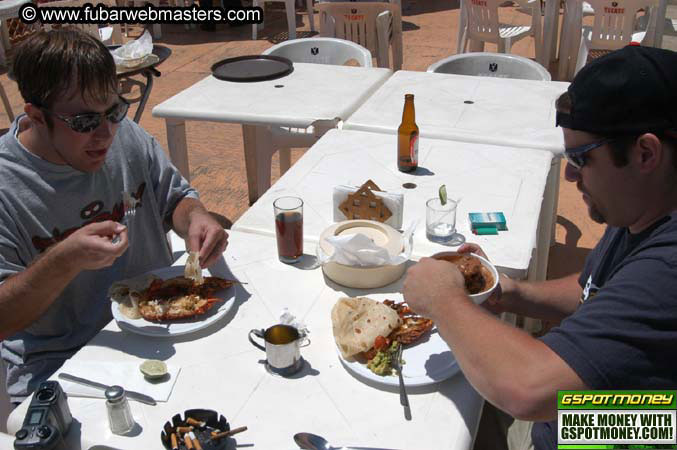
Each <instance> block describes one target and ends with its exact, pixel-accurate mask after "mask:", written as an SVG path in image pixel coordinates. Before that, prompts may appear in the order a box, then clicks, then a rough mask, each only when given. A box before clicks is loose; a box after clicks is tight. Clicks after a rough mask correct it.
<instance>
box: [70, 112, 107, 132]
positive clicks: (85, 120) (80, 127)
mask: <svg viewBox="0 0 677 450" xmlns="http://www.w3.org/2000/svg"><path fill="white" fill-rule="evenodd" d="M99 125H101V116H100V115H99V114H80V115H79V116H75V117H73V118H72V119H71V122H70V126H71V128H72V129H73V130H74V131H77V132H78V133H89V132H90V131H92V130H95V129H96V128H98V126H99Z"/></svg>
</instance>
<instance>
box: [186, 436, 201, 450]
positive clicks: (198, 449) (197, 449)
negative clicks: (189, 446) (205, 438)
mask: <svg viewBox="0 0 677 450" xmlns="http://www.w3.org/2000/svg"><path fill="white" fill-rule="evenodd" d="M188 436H190V439H191V440H192V441H193V444H194V445H195V450H202V444H200V440H199V439H198V438H196V437H195V434H193V432H192V431H191V432H190V433H189V434H188Z"/></svg>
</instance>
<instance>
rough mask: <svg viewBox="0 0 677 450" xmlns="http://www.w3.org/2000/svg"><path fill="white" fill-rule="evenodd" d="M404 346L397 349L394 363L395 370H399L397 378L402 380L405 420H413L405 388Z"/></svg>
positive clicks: (401, 397)
mask: <svg viewBox="0 0 677 450" xmlns="http://www.w3.org/2000/svg"><path fill="white" fill-rule="evenodd" d="M403 351H404V345H402V344H400V346H399V348H398V349H397V355H396V356H395V359H394V360H393V361H392V365H393V368H394V369H395V370H397V376H398V377H399V379H400V404H401V405H402V406H404V418H405V419H407V420H411V409H410V408H409V397H407V390H406V388H405V387H404V378H403V377H402V352H403Z"/></svg>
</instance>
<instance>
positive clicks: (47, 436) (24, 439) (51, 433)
mask: <svg viewBox="0 0 677 450" xmlns="http://www.w3.org/2000/svg"><path fill="white" fill-rule="evenodd" d="M71 422H73V416H71V411H70V409H69V408H68V397H67V396H66V393H65V392H64V391H63V389H61V385H60V384H59V383H58V382H57V381H44V382H42V383H40V387H39V388H38V390H37V391H35V393H34V394H33V398H32V399H31V404H30V405H29V406H28V411H26V417H24V423H23V425H22V426H21V429H20V430H19V431H17V432H16V434H15V437H16V439H15V440H14V448H15V449H16V450H22V449H29V448H30V449H45V450H51V449H55V448H57V446H58V445H59V444H60V443H62V442H63V437H64V436H65V435H66V433H68V429H69V428H70V426H71Z"/></svg>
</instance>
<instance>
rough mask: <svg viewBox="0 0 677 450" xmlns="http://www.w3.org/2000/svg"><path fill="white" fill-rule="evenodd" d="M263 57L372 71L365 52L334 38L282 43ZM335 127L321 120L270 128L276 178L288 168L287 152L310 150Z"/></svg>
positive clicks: (368, 54)
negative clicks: (277, 171) (355, 66)
mask: <svg viewBox="0 0 677 450" xmlns="http://www.w3.org/2000/svg"><path fill="white" fill-rule="evenodd" d="M263 54H264V55H275V56H283V57H285V58H288V59H290V60H291V61H293V62H300V63H314V64H333V65H345V64H346V63H348V62H351V61H355V62H357V63H358V64H359V65H360V66H362V67H372V62H371V52H370V51H369V50H367V49H366V48H364V47H362V46H361V45H358V44H356V43H354V42H350V41H346V40H344V39H336V38H323V37H313V38H305V39H296V40H293V41H285V42H282V43H279V44H277V45H273V46H272V47H270V48H269V49H267V50H266V51H264V52H263ZM309 95H311V94H310V93H309ZM336 125H337V121H336V120H321V121H317V122H316V123H315V124H313V125H311V126H309V127H308V128H288V127H271V134H272V145H271V149H272V152H275V150H276V149H279V152H280V175H282V174H284V173H285V172H286V171H287V170H288V169H289V167H290V166H291V148H298V147H310V146H311V145H313V144H314V143H315V142H316V141H317V140H318V139H319V138H320V137H322V135H323V134H324V133H326V132H327V131H328V130H329V129H331V128H335V127H336Z"/></svg>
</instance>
